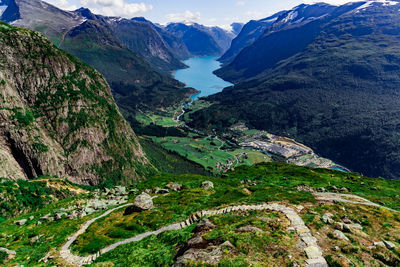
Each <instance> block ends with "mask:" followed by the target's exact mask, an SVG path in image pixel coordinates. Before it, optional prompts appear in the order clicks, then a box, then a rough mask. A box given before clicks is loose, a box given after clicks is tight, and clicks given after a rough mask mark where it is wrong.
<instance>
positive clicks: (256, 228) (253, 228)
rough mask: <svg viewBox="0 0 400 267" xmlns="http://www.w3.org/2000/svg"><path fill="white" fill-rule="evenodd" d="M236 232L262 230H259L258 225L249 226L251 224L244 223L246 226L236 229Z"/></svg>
mask: <svg viewBox="0 0 400 267" xmlns="http://www.w3.org/2000/svg"><path fill="white" fill-rule="evenodd" d="M236 232H238V233H249V232H264V231H263V230H261V229H260V228H258V227H254V226H251V225H246V226H242V227H240V228H239V229H237V230H236Z"/></svg>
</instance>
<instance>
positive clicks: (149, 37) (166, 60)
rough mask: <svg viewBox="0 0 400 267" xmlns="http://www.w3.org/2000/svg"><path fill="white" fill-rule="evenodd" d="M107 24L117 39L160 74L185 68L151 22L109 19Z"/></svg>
mask: <svg viewBox="0 0 400 267" xmlns="http://www.w3.org/2000/svg"><path fill="white" fill-rule="evenodd" d="M107 23H108V24H109V25H110V28H111V30H112V32H113V34H114V35H115V37H117V38H118V39H119V40H120V41H121V42H122V43H123V44H124V45H125V46H126V47H127V48H128V49H130V50H132V51H134V52H136V53H138V54H139V55H140V56H142V57H143V58H144V59H146V61H147V62H149V63H150V64H151V65H152V66H153V67H154V68H155V69H156V70H158V71H159V72H165V73H169V72H171V71H174V70H177V69H181V68H184V67H185V65H184V64H183V63H181V61H180V60H179V58H180V57H177V56H176V54H175V53H173V52H172V51H173V50H172V48H171V47H170V46H169V44H168V43H167V42H166V41H164V39H163V36H161V35H160V34H159V32H158V31H157V30H156V28H155V26H154V25H153V24H152V23H151V22H149V21H139V20H137V19H136V20H135V19H132V20H128V19H121V18H107Z"/></svg>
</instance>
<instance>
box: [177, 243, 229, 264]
mask: <svg viewBox="0 0 400 267" xmlns="http://www.w3.org/2000/svg"><path fill="white" fill-rule="evenodd" d="M222 257H223V252H222V249H221V248H220V247H217V246H210V247H207V248H206V249H195V248H191V249H189V250H187V251H185V253H184V254H183V255H182V256H180V257H178V258H177V259H176V262H175V264H174V265H173V266H174V267H184V266H186V263H187V262H191V263H193V262H199V263H200V262H201V263H202V264H208V265H217V264H218V262H219V261H220V260H221V259H222Z"/></svg>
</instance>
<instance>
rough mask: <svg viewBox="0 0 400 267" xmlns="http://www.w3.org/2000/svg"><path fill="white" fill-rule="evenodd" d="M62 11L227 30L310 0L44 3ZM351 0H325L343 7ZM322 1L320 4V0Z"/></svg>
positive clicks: (60, 0)
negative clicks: (86, 10) (80, 10)
mask: <svg viewBox="0 0 400 267" xmlns="http://www.w3.org/2000/svg"><path fill="white" fill-rule="evenodd" d="M45 1H47V2H49V3H52V4H54V5H56V6H58V7H60V8H63V9H75V8H78V7H81V6H83V7H88V8H90V9H91V10H92V11H93V12H94V13H97V14H102V15H107V16H122V17H126V18H131V17H135V16H143V17H146V18H147V19H149V20H151V21H153V22H157V23H163V24H164V23H167V22H171V21H179V22H180V21H190V22H198V23H201V24H205V25H218V26H222V27H227V26H228V25H230V24H231V23H232V22H247V21H249V20H251V19H260V18H264V17H267V16H269V15H271V14H273V13H275V12H277V11H280V10H284V9H290V8H292V7H294V6H296V5H299V4H301V3H308V4H309V3H312V2H315V1H313V0H141V1H140V0H139V1H135V0H45ZM349 1H351V0H325V1H324V2H328V3H331V4H344V3H346V2H349ZM320 2H321V1H320Z"/></svg>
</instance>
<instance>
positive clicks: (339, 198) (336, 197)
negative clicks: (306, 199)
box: [313, 193, 399, 212]
mask: <svg viewBox="0 0 400 267" xmlns="http://www.w3.org/2000/svg"><path fill="white" fill-rule="evenodd" d="M313 195H314V196H315V198H316V199H317V200H319V201H329V202H344V203H350V204H356V205H365V206H371V207H377V208H382V209H386V210H390V211H393V212H399V211H397V210H394V209H391V208H388V207H385V206H382V205H379V204H376V203H374V202H371V201H369V200H368V199H365V198H362V197H360V196H357V195H352V194H340V193H313Z"/></svg>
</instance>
